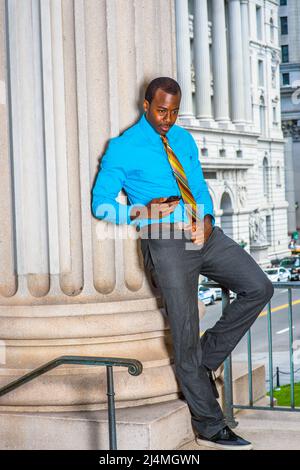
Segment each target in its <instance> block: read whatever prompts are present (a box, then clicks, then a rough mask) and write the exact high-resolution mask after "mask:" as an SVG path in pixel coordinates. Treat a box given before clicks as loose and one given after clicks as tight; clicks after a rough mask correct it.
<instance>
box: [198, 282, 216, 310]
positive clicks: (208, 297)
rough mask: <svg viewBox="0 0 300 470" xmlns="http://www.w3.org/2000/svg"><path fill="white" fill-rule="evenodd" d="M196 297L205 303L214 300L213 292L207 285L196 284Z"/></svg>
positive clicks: (210, 302)
mask: <svg viewBox="0 0 300 470" xmlns="http://www.w3.org/2000/svg"><path fill="white" fill-rule="evenodd" d="M198 299H199V300H202V302H203V303H204V304H205V305H210V304H213V303H214V302H215V293H214V291H213V289H210V288H209V287H204V286H201V285H199V286H198Z"/></svg>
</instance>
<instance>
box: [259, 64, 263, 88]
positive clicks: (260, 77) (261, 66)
mask: <svg viewBox="0 0 300 470" xmlns="http://www.w3.org/2000/svg"><path fill="white" fill-rule="evenodd" d="M258 85H259V86H264V63H263V61H262V60H260V59H259V60H258Z"/></svg>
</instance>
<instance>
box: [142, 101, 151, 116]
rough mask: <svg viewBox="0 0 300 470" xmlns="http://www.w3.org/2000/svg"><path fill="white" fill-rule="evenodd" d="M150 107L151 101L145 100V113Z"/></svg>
mask: <svg viewBox="0 0 300 470" xmlns="http://www.w3.org/2000/svg"><path fill="white" fill-rule="evenodd" d="M149 107H150V104H149V101H147V100H144V103H143V108H144V111H145V113H147V112H148V110H149Z"/></svg>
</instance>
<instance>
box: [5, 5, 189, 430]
mask: <svg viewBox="0 0 300 470" xmlns="http://www.w3.org/2000/svg"><path fill="white" fill-rule="evenodd" d="M144 6H145V8H141V2H140V1H135V0H117V1H116V0H108V1H99V0H89V1H88V2H86V1H84V0H76V1H73V0H64V1H61V0H41V1H40V0H23V1H22V2H20V1H19V0H10V1H9V2H6V1H5V0H0V39H1V41H0V117H1V126H0V150H1V162H2V163H1V165H2V166H1V175H0V178H1V185H0V216H1V224H0V242H1V243H0V332H1V336H0V347H1V346H3V347H4V348H5V350H6V360H5V363H4V364H1V368H0V387H1V386H2V385H4V384H6V383H8V382H10V381H11V380H14V379H16V378H17V377H20V376H21V375H23V374H24V373H26V372H28V371H29V370H32V369H33V368H35V367H37V366H39V365H41V364H43V363H45V362H48V361H50V360H52V359H54V358H56V357H58V356H61V355H88V356H93V355H94V356H105V357H109V356H117V357H130V358H136V359H139V360H140V361H142V363H143V365H144V371H143V374H142V375H141V376H139V377H132V376H130V375H129V374H128V371H127V370H125V369H118V370H116V371H115V378H114V382H115V389H116V401H117V406H118V407H127V406H135V405H138V404H139V405H141V404H150V403H160V402H163V401H166V400H170V399H172V398H176V397H177V396H178V384H177V381H176V380H175V376H174V372H173V369H172V366H171V363H172V359H171V355H170V354H171V341H170V332H169V328H168V324H167V322H166V319H165V317H164V315H162V312H161V300H160V297H159V292H157V291H155V290H154V289H153V286H151V283H149V281H148V279H147V278H146V276H145V273H144V270H143V262H142V256H141V252H140V247H139V243H138V241H137V240H135V239H133V238H132V237H131V238H129V237H127V238H126V239H124V238H123V239H122V233H123V230H124V227H115V226H112V225H111V224H106V223H105V222H102V221H98V220H96V219H93V217H92V214H91V207H90V202H91V201H90V198H91V188H92V186H93V183H94V179H95V176H96V173H97V170H98V165H99V160H100V157H101V155H102V153H103V151H104V149H105V147H106V144H107V141H108V140H109V138H110V137H111V136H114V135H117V134H118V133H119V132H120V130H121V129H123V128H125V127H128V126H130V125H131V124H133V123H134V122H135V121H136V119H137V117H138V116H139V115H140V113H141V109H139V108H138V106H137V101H138V98H139V96H140V95H142V94H143V91H144V90H143V86H144V82H145V81H147V82H148V81H149V80H151V79H152V78H154V77H155V76H156V75H157V70H159V69H161V70H163V71H164V73H165V74H168V75H170V76H175V74H176V68H175V60H174V48H175V37H174V29H173V23H174V8H173V2H172V1H171V0H164V2H163V5H162V8H163V12H160V4H159V3H157V2H156V1H154V0H148V1H147V2H145V5H144ZM162 13H163V15H164V17H167V18H168V21H166V22H161V23H160V24H159V26H157V23H156V19H157V18H158V17H160V14H162ZM6 18H7V24H6V23H5V19H6ZM6 31H7V33H6ZM145 31H147V34H148V35H149V36H147V35H145ZM157 34H158V35H159V37H161V38H163V40H164V51H163V52H161V47H162V44H161V40H156V39H155V38H156V37H157ZM149 37H151V39H152V43H151V47H150V45H149ZM6 57H8V59H9V60H8V61H6ZM128 61H130V62H128ZM129 65H130V66H129ZM12 169H13V171H12ZM120 197H123V198H124V195H120ZM4 220H5V223H3V221H4ZM104 232H107V233H108V234H110V235H113V236H112V237H110V238H109V237H106V239H103V237H101V234H102V235H103V233H104ZM131 235H132V233H131ZM1 357H2V356H1ZM2 362H3V361H2ZM106 401H107V396H106V375H105V369H103V368H102V369H99V368H85V367H81V366H72V367H68V368H66V367H62V368H60V369H57V370H54V371H52V372H51V373H50V374H47V375H45V376H44V377H43V378H41V379H36V380H35V381H33V382H32V383H30V384H27V385H26V386H25V387H24V388H20V389H18V390H17V391H15V392H14V393H12V394H9V395H6V396H3V397H1V400H0V411H3V410H4V411H11V410H13V411H62V410H65V411H66V410H69V411H70V410H87V409H97V410H99V409H102V408H103V409H104V408H105V407H106ZM182 429H186V427H185V426H183V427H182Z"/></svg>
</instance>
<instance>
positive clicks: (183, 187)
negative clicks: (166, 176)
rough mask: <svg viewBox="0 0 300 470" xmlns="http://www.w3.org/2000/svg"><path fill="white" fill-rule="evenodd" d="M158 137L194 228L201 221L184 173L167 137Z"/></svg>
mask: <svg viewBox="0 0 300 470" xmlns="http://www.w3.org/2000/svg"><path fill="white" fill-rule="evenodd" d="M160 137H161V140H162V141H163V144H164V147H165V150H166V152H167V156H168V160H169V163H170V165H171V168H172V170H173V174H174V176H175V178H176V181H177V183H178V186H179V189H180V193H181V196H182V199H183V202H184V203H185V204H187V205H186V210H187V212H188V215H189V216H190V217H191V219H192V225H193V226H194V225H195V224H196V222H197V221H200V220H201V219H200V217H199V216H198V214H197V203H196V201H195V199H194V196H193V194H192V192H191V190H190V187H189V184H188V180H187V177H186V174H185V171H184V169H183V166H182V165H181V163H180V161H179V160H178V158H177V157H176V155H175V153H174V152H173V150H172V148H171V147H170V144H169V141H168V139H167V137H166V136H164V135H161V136H160Z"/></svg>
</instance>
